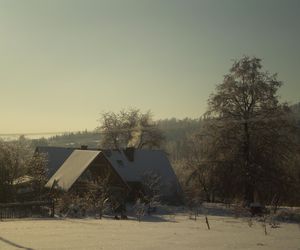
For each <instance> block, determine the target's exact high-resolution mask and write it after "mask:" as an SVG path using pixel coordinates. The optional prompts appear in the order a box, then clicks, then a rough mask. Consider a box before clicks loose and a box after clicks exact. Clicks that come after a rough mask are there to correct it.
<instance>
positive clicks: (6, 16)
mask: <svg viewBox="0 0 300 250" xmlns="http://www.w3.org/2000/svg"><path fill="white" fill-rule="evenodd" d="M299 13H300V1H298V0H284V1H283V0H251V1H250V0H247V1H246V0H226V1H224V0H218V1H217V0H203V1H202V0H198V1H196V0H97V1H96V0H81V1H79V0H26V1H23V0H18V1H17V0H0V34H1V39H0V114H1V117H2V118H1V123H0V134H3V133H40V132H58V131H59V132H61V131H78V130H85V129H87V130H93V129H94V128H96V127H97V126H98V125H99V118H100V116H101V113H103V112H107V111H113V112H118V111H119V110H121V109H124V108H129V107H136V108H139V109H141V110H142V111H147V110H151V111H152V112H153V115H154V118H155V119H164V118H171V117H176V118H184V117H191V118H197V117H200V116H201V115H202V114H203V113H204V112H205V110H206V108H207V105H206V103H207V100H208V98H209V95H210V94H211V93H213V92H214V90H215V87H216V85H217V84H219V83H221V82H222V80H223V76H224V75H225V74H226V73H227V72H228V70H229V68H230V67H231V65H232V63H233V60H234V59H239V58H241V57H242V56H243V55H249V56H256V57H259V58H261V59H262V60H263V61H262V64H263V66H264V69H265V70H268V71H269V72H270V73H276V72H277V73H278V78H279V80H282V81H283V82H284V85H283V87H282V88H281V90H280V93H279V94H280V96H281V101H287V102H289V103H290V104H293V103H296V102H299V101H300V95H299V93H300V82H299V73H300V63H299V62H300V15H299Z"/></svg>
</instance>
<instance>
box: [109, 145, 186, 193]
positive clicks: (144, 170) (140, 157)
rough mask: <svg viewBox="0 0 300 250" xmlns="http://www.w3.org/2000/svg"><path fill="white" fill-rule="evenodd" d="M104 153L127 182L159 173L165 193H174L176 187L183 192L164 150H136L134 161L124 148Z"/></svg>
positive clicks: (141, 179)
mask: <svg viewBox="0 0 300 250" xmlns="http://www.w3.org/2000/svg"><path fill="white" fill-rule="evenodd" d="M104 155H105V157H106V158H107V160H108V161H109V162H110V164H111V165H112V167H113V168H114V169H115V170H116V172H117V173H118V174H119V175H120V177H121V178H122V179H123V180H125V181H127V182H141V181H143V178H144V177H145V176H147V175H158V176H160V178H161V184H162V187H161V189H162V192H163V193H164V194H165V195H172V192H174V188H176V189H177V190H178V191H179V192H181V188H180V185H179V183H178V180H177V176H176V175H175V173H174V171H173V168H172V166H171V164H170V162H169V160H168V158H167V156H166V154H165V153H164V152H163V151H162V150H135V151H134V157H133V158H134V159H133V161H130V160H128V158H127V157H126V154H125V153H124V151H123V150H110V151H105V152H104Z"/></svg>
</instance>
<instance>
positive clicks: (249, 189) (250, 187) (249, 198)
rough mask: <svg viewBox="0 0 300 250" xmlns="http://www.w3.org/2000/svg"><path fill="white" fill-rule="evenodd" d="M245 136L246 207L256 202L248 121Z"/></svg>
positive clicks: (245, 126)
mask: <svg viewBox="0 0 300 250" xmlns="http://www.w3.org/2000/svg"><path fill="white" fill-rule="evenodd" d="M244 136H245V138H244V164H245V166H244V167H245V173H246V181H245V190H244V191H245V194H244V200H245V203H246V205H250V203H252V202H254V189H255V185H254V176H253V169H252V166H251V162H250V133H249V126H248V122H247V121H246V122H245V123H244Z"/></svg>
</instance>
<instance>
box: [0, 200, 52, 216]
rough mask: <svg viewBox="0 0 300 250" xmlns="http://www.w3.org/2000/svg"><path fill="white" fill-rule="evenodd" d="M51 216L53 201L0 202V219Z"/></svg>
mask: <svg viewBox="0 0 300 250" xmlns="http://www.w3.org/2000/svg"><path fill="white" fill-rule="evenodd" d="M53 216H54V202H53V201H30V202H16V203H0V219H8V218H26V217H53Z"/></svg>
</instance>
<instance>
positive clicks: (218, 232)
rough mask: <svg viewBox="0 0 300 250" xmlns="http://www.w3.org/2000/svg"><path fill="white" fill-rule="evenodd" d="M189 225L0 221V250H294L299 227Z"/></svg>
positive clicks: (217, 219) (232, 222) (181, 221)
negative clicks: (265, 228) (265, 227)
mask: <svg viewBox="0 0 300 250" xmlns="http://www.w3.org/2000/svg"><path fill="white" fill-rule="evenodd" d="M208 219H209V222H210V226H211V230H208V229H207V226H206V224H205V218H204V217H203V216H200V217H198V219H197V220H196V221H194V220H190V219H189V217H188V215H187V214H177V215H176V216H175V217H174V216H172V217H171V216H169V215H165V216H159V217H151V218H149V219H146V220H147V221H142V222H138V221H136V220H134V219H129V220H113V219H111V218H105V219H102V220H99V219H63V220H62V219H24V220H4V221H0V249H1V250H5V249H18V250H20V249H25V250H43V249H45V250H46V249H105V250H106V249H107V250H111V249H114V250H117V249H124V250H135V249H151V250H152V249H163V250H184V249H230V250H231V249H282V250H288V249H297V250H300V227H299V225H297V224H292V223H291V224H288V223H281V224H280V225H279V227H278V228H271V227H270V226H269V225H268V226H267V232H268V234H267V235H265V233H264V228H263V226H262V225H261V223H260V222H254V223H253V225H252V226H251V227H250V226H249V224H248V223H247V220H246V219H236V218H234V217H230V216H226V217H225V216H209V217H208Z"/></svg>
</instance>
